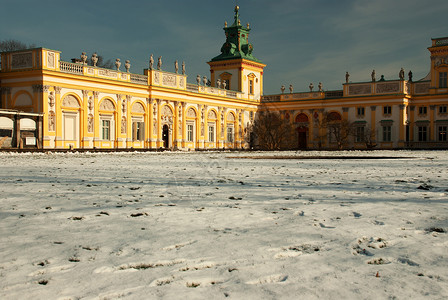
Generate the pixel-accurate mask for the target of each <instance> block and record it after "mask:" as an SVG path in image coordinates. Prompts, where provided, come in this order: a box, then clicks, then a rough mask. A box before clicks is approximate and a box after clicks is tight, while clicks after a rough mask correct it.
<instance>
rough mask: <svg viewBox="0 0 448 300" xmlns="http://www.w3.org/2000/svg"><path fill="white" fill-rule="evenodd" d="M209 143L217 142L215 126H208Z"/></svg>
mask: <svg viewBox="0 0 448 300" xmlns="http://www.w3.org/2000/svg"><path fill="white" fill-rule="evenodd" d="M208 141H209V142H214V141H215V126H213V125H209V126H208Z"/></svg>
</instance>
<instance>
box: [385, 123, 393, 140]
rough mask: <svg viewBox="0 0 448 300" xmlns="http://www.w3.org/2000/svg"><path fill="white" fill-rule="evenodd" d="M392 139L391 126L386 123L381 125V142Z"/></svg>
mask: <svg viewBox="0 0 448 300" xmlns="http://www.w3.org/2000/svg"><path fill="white" fill-rule="evenodd" d="M391 141H392V126H390V125H386V126H383V142H391Z"/></svg>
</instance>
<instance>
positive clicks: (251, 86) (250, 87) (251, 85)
mask: <svg viewBox="0 0 448 300" xmlns="http://www.w3.org/2000/svg"><path fill="white" fill-rule="evenodd" d="M249 93H250V94H251V95H253V94H254V81H253V80H249Z"/></svg>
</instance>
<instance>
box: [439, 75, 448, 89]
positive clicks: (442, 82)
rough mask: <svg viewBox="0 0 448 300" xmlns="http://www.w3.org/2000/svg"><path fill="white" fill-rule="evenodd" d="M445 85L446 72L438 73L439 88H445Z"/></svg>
mask: <svg viewBox="0 0 448 300" xmlns="http://www.w3.org/2000/svg"><path fill="white" fill-rule="evenodd" d="M446 87H448V85H447V72H440V73H439V88H446Z"/></svg>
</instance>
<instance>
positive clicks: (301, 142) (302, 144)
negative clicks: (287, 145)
mask: <svg viewBox="0 0 448 300" xmlns="http://www.w3.org/2000/svg"><path fill="white" fill-rule="evenodd" d="M295 123H296V125H297V129H296V130H297V148H298V149H300V150H306V149H307V148H308V116H307V115H306V114H304V113H300V114H298V115H297V117H296V119H295Z"/></svg>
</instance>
